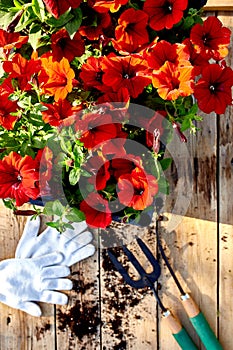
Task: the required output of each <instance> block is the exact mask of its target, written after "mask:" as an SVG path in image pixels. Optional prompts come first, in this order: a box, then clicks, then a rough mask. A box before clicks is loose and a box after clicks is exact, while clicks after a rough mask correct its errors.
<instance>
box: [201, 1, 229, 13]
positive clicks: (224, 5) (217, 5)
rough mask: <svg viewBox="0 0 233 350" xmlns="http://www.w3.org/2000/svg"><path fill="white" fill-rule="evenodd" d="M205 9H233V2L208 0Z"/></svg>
mask: <svg viewBox="0 0 233 350" xmlns="http://www.w3.org/2000/svg"><path fill="white" fill-rule="evenodd" d="M204 9H205V10H206V11H215V10H216V11H232V10H233V4H232V1H231V0H222V1H219V0H208V1H207V4H206V6H205V7H204Z"/></svg>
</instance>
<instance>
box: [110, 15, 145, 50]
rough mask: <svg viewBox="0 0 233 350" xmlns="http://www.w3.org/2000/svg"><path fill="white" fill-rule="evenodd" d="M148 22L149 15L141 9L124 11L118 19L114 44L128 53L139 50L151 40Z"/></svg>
mask: <svg viewBox="0 0 233 350" xmlns="http://www.w3.org/2000/svg"><path fill="white" fill-rule="evenodd" d="M147 22H148V15H147V14H146V13H145V12H143V11H141V10H135V9H133V8H130V9H128V10H126V11H124V12H123V13H122V14H121V16H120V17H119V19H118V26H117V27H116V29H115V38H116V41H115V40H113V41H112V43H113V46H114V47H115V48H116V49H117V50H118V51H119V50H121V51H125V52H127V53H131V52H136V51H138V50H139V49H140V47H141V46H142V45H144V44H147V43H148V42H149V34H148V31H147V28H146V27H147Z"/></svg>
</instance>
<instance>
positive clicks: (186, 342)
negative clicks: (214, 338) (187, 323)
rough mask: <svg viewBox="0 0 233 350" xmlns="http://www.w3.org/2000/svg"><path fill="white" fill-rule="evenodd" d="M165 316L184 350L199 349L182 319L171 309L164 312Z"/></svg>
mask: <svg viewBox="0 0 233 350" xmlns="http://www.w3.org/2000/svg"><path fill="white" fill-rule="evenodd" d="M163 317H164V319H165V321H166V323H167V325H168V327H169V328H170V330H171V332H172V335H173V337H174V338H175V340H176V342H177V343H178V344H179V346H180V347H181V349H183V350H198V348H197V347H196V345H195V344H194V343H193V341H192V339H191V338H190V336H189V335H188V333H187V331H186V330H185V328H183V327H182V325H181V324H180V321H179V320H178V319H177V318H175V317H174V316H173V315H172V314H171V312H170V311H169V310H167V311H166V312H164V313H163Z"/></svg>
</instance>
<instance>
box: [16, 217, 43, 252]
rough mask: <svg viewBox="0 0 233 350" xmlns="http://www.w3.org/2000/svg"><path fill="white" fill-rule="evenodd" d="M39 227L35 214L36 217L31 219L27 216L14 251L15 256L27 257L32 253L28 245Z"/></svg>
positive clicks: (38, 220) (38, 219) (35, 235)
mask: <svg viewBox="0 0 233 350" xmlns="http://www.w3.org/2000/svg"><path fill="white" fill-rule="evenodd" d="M39 228H40V218H39V217H38V216H37V217H36V219H35V220H34V219H33V220H31V217H29V218H28V219H27V221H26V224H25V227H24V230H23V234H22V236H21V238H20V240H19V243H18V245H17V248H16V251H15V257H16V258H29V257H31V255H32V252H31V250H32V248H33V247H32V246H30V241H31V240H32V239H34V240H35V238H36V237H37V235H38V232H39Z"/></svg>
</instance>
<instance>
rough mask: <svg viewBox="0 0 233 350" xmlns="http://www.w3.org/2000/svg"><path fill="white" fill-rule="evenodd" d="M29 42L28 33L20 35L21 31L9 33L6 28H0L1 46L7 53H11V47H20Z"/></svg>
mask: <svg viewBox="0 0 233 350" xmlns="http://www.w3.org/2000/svg"><path fill="white" fill-rule="evenodd" d="M27 42H28V36H27V35H20V33H9V32H7V31H6V30H4V29H0V47H1V48H2V49H3V52H4V53H5V54H9V53H10V50H11V49H14V48H16V49H19V48H20V47H21V46H22V45H23V44H26V43H27Z"/></svg>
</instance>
